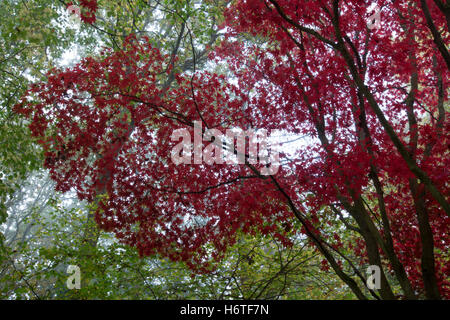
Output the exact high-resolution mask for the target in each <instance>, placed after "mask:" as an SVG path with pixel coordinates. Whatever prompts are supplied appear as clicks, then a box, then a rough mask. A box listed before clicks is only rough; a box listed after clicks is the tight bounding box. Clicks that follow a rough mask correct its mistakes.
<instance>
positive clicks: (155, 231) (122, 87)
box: [17, 0, 450, 298]
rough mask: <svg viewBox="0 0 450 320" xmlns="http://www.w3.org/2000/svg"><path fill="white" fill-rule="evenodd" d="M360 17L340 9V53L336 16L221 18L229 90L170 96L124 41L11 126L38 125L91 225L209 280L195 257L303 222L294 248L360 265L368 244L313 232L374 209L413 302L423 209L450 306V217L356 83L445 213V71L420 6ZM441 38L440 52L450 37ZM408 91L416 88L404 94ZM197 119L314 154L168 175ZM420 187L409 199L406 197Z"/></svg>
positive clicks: (353, 8)
mask: <svg viewBox="0 0 450 320" xmlns="http://www.w3.org/2000/svg"><path fill="white" fill-rule="evenodd" d="M372 2H376V3H378V5H379V6H380V7H383V5H385V7H383V10H382V13H381V17H382V26H381V28H379V29H374V30H369V29H367V27H366V26H367V21H366V19H367V17H368V14H367V7H368V5H369V4H370V3H372ZM86 3H87V1H86ZM370 3H369V2H367V3H366V1H360V0H351V1H345V3H343V2H342V3H340V8H339V13H340V15H339V21H338V26H339V30H340V32H341V36H342V37H343V38H342V43H340V42H339V37H340V35H338V34H336V24H335V23H336V22H335V21H334V20H333V17H334V15H333V6H332V4H333V1H325V0H323V1H306V0H295V1H292V0H279V1H276V2H275V1H269V0H267V1H263V0H246V1H236V3H235V4H234V5H233V6H231V7H230V8H228V9H227V11H226V13H225V16H226V22H225V25H224V26H226V27H227V40H226V41H224V42H223V43H222V44H221V46H220V47H219V48H217V50H215V52H214V54H213V55H212V56H211V58H212V59H215V61H216V62H218V63H227V65H228V66H229V68H230V69H231V70H232V72H234V74H235V76H236V78H237V79H238V84H237V85H232V84H230V83H229V82H227V81H226V79H225V78H224V77H223V76H219V75H216V74H211V73H207V72H202V73H196V74H195V75H194V76H193V77H192V78H191V76H188V75H177V85H176V86H174V88H171V89H166V90H163V89H161V88H162V86H161V85H160V84H161V83H162V82H163V80H164V75H165V73H166V72H170V69H169V67H168V65H169V61H170V58H169V57H167V56H164V55H162V54H161V53H160V52H159V51H158V50H157V49H155V48H152V47H151V46H150V45H149V44H148V41H147V40H146V39H145V38H142V39H140V40H137V39H136V38H133V37H131V38H130V39H129V40H128V41H126V43H125V46H124V48H123V50H122V51H119V52H114V53H113V52H109V51H106V52H105V53H104V54H103V56H102V57H99V58H98V59H93V58H86V59H84V60H83V61H82V62H81V63H80V64H78V65H77V66H76V67H74V68H72V69H69V70H52V71H51V72H50V73H49V75H48V81H47V82H45V83H41V84H38V85H35V86H34V87H33V88H31V89H30V90H29V92H28V94H27V95H26V96H25V98H24V99H23V102H22V103H21V104H20V105H19V106H18V107H17V111H18V112H21V113H22V114H24V115H26V116H28V117H30V118H31V119H32V122H31V126H30V128H31V130H32V132H33V134H34V135H35V136H37V137H39V138H40V141H41V143H42V145H43V146H44V148H45V151H46V163H45V164H46V167H47V168H49V169H50V172H51V175H52V177H53V179H54V180H55V181H56V182H57V186H58V189H59V190H61V191H67V190H69V189H70V188H74V189H76V190H77V192H78V195H79V197H80V199H87V200H89V201H92V200H93V199H94V198H95V196H96V195H99V194H103V193H105V192H106V193H107V195H108V197H107V198H106V199H105V200H104V201H103V202H101V203H100V206H101V209H102V210H99V211H98V215H97V221H98V224H99V225H100V226H101V227H102V228H104V229H105V230H109V231H114V232H115V233H116V235H117V237H118V238H119V239H121V240H122V241H124V242H126V243H128V244H130V245H133V246H136V247H137V248H138V249H139V251H140V253H141V254H143V255H150V254H154V253H160V254H162V255H165V256H168V257H170V258H171V259H173V260H184V261H186V262H188V264H189V265H190V266H192V267H198V268H202V270H206V269H205V268H206V266H207V262H206V261H205V257H206V256H208V253H210V251H208V250H209V249H208V247H207V246H205V244H211V245H213V248H214V250H213V251H212V252H213V253H212V255H213V256H214V257H215V258H220V256H221V254H222V253H223V252H224V250H225V249H226V247H227V246H228V245H230V244H232V243H233V242H234V241H235V234H236V231H237V230H239V229H241V230H244V231H245V232H252V231H255V230H258V231H261V232H263V233H266V234H267V233H270V234H272V235H275V236H276V237H278V238H280V239H281V240H282V241H285V242H286V243H288V238H287V234H288V233H287V232H288V231H289V228H286V227H283V226H286V224H284V225H283V223H288V222H289V221H292V219H293V216H294V214H295V215H297V216H298V215H299V214H300V215H301V217H303V218H304V219H306V220H304V221H303V222H302V223H303V228H302V231H303V232H304V233H306V234H308V235H309V236H310V237H313V238H314V237H321V238H322V240H320V241H322V242H323V241H328V242H329V243H331V244H332V245H334V246H335V247H336V248H342V247H347V248H351V249H352V250H353V251H354V252H355V253H356V254H357V255H359V256H360V257H361V261H364V262H368V260H367V256H366V255H367V252H366V247H365V246H366V243H365V242H364V241H362V240H361V239H359V238H358V239H357V241H356V243H346V240H345V237H344V236H338V235H337V234H334V235H332V236H330V237H329V238H327V237H326V234H325V233H324V232H325V230H326V229H324V227H323V225H324V224H323V223H324V222H326V223H327V225H328V224H333V223H334V221H335V219H336V212H335V211H332V210H328V209H324V208H329V207H330V206H331V205H335V206H337V209H338V210H339V211H344V212H347V213H349V212H348V211H349V208H354V209H355V208H356V209H355V210H357V209H358V208H359V210H363V211H361V212H366V211H367V210H368V209H364V207H367V206H370V207H371V209H370V210H368V211H370V218H371V219H372V220H373V221H375V225H377V226H378V228H379V229H380V234H382V233H383V230H384V228H385V227H386V225H384V222H383V223H381V222H380V223H378V222H377V221H381V220H382V214H383V210H384V211H385V212H386V218H387V219H388V221H389V224H390V225H389V228H390V230H391V235H392V238H393V248H394V250H395V253H396V254H397V256H398V257H399V259H400V262H401V263H402V264H403V266H404V269H405V271H406V273H407V276H408V278H409V279H410V281H411V283H412V285H413V288H414V290H415V291H416V292H420V293H421V292H423V290H424V284H423V280H422V270H421V266H420V263H421V254H422V247H421V234H420V231H419V229H420V228H419V224H418V219H417V208H416V206H415V202H414V197H416V200H417V199H419V197H420V199H422V200H423V201H424V203H425V207H426V211H427V215H428V221H429V224H430V227H431V230H432V234H433V239H434V246H435V269H436V272H435V275H436V278H437V281H438V284H439V288H440V291H441V294H442V295H443V296H444V297H447V298H449V297H450V287H449V285H450V284H449V281H448V278H449V275H450V273H449V272H450V270H449V264H448V261H449V256H448V252H449V245H450V233H449V216H448V215H447V214H446V213H445V210H444V209H443V208H442V206H441V205H440V204H439V203H438V202H437V201H436V200H435V198H434V197H433V196H431V194H430V193H429V192H428V190H427V189H425V188H424V187H423V184H422V183H420V182H418V180H417V177H416V176H415V173H413V172H412V171H411V170H410V169H409V168H408V166H407V164H406V162H405V158H404V156H402V155H401V154H400V153H399V152H398V148H397V147H396V145H395V144H394V143H393V141H392V137H391V136H389V134H388V133H387V131H386V130H385V127H383V126H382V125H381V124H380V117H379V116H378V115H377V114H376V112H375V111H374V109H373V107H372V105H371V103H370V101H369V98H368V96H367V95H365V94H364V93H363V91H362V87H361V86H358V85H357V83H356V81H355V77H359V78H360V79H362V81H363V83H364V87H365V88H367V90H368V91H370V93H371V95H372V97H373V98H374V101H375V103H376V104H378V105H379V106H380V108H381V110H382V111H383V113H384V116H385V117H386V119H387V120H388V121H389V123H390V126H391V127H392V128H393V131H394V132H395V134H396V135H397V136H398V137H399V139H400V141H401V142H402V143H403V145H404V146H406V147H407V150H408V152H409V154H410V156H411V157H412V158H413V159H414V161H415V163H416V164H417V165H418V166H419V167H420V169H421V170H423V171H424V172H425V173H426V175H427V176H428V177H429V178H430V179H431V181H432V183H433V185H434V186H436V188H437V190H439V192H440V193H441V194H443V195H444V196H445V197H446V199H447V201H448V196H449V191H450V190H449V184H448V182H449V175H450V171H449V170H448V169H446V168H449V167H450V157H449V147H448V146H449V145H450V140H449V130H448V129H449V126H450V121H449V117H448V116H449V115H448V112H445V111H444V113H443V114H442V109H443V108H442V105H443V104H445V103H447V102H448V97H447V95H446V94H445V93H446V92H447V91H446V88H447V87H448V82H449V81H448V74H449V71H448V68H447V66H446V64H445V61H444V59H443V57H442V55H441V52H440V51H439V50H438V49H437V46H436V44H435V42H434V41H433V37H432V34H431V32H430V29H429V28H428V26H427V23H426V20H425V17H424V14H423V12H422V10H421V7H420V1H406V0H402V1H395V2H394V4H391V3H389V5H388V4H385V3H384V1H371V2H370ZM274 4H276V5H278V6H279V8H277V6H276V5H274ZM428 5H429V7H430V11H431V14H432V16H433V19H434V23H435V24H436V26H437V28H438V30H443V29H445V28H447V26H446V24H445V23H446V21H445V17H444V15H443V14H442V13H441V12H440V11H439V9H438V8H437V7H436V6H434V5H433V4H432V2H431V1H429V2H428ZM91 9H92V10H94V9H93V8H91ZM277 9H279V10H277ZM94 11H95V10H94ZM297 25H300V26H303V28H304V29H303V30H301V29H299V28H297ZM300 30H301V31H300ZM242 33H250V34H253V35H258V36H260V37H262V38H263V39H264V45H261V44H259V43H258V44H252V43H249V42H242V41H239V39H240V34H242ZM442 37H443V39H444V41H445V43H449V40H450V39H449V33H443V34H442ZM336 44H337V45H336ZM334 45H336V47H334ZM337 46H341V47H337ZM342 48H344V49H342ZM340 50H341V51H340ZM344 51H345V52H347V53H348V57H346V56H345V55H343V54H342V52H344ZM349 63H350V65H349ZM351 66H353V70H352V67H351ZM168 69H169V70H168ZM414 77H416V79H417V86H416V87H415V88H413V89H411V86H410V83H414ZM413 87H414V85H413ZM250 90H251V91H252V94H251V95H250V96H248V92H250ZM411 90H412V93H411V92H410V91H411ZM411 97H412V98H413V99H414V100H412V103H409V102H410V100H411ZM244 107H245V108H244ZM244 110H245V111H244ZM196 120H202V121H203V123H204V124H205V126H207V127H209V128H218V129H220V130H221V131H222V132H224V130H225V129H226V128H229V127H236V126H237V127H242V128H246V127H247V126H248V125H250V124H251V125H252V126H255V127H259V128H266V129H270V130H286V131H289V132H294V133H296V134H301V135H307V136H309V137H310V139H311V141H310V142H311V143H309V144H308V145H307V146H304V147H302V150H301V151H300V152H299V153H298V154H297V155H296V158H295V159H294V160H292V161H288V162H287V163H286V164H285V165H284V166H283V167H282V168H281V169H280V170H279V172H278V173H277V174H276V176H274V177H265V178H264V179H263V177H261V176H258V174H255V171H254V170H252V168H250V167H249V166H246V165H240V166H233V165H226V164H223V165H217V164H216V165H206V164H202V165H179V166H175V165H174V164H173V163H171V161H170V150H171V148H172V147H173V146H174V143H172V142H170V135H171V133H172V132H173V131H174V130H175V129H177V128H184V127H189V128H190V130H192V128H191V126H192V123H193V121H196ZM412 120H415V121H412ZM258 169H259V167H258V166H256V170H258ZM375 177H376V179H375ZM376 180H378V181H379V187H380V188H382V190H383V192H382V194H381V196H382V199H381V200H382V201H381V200H380V192H377V189H376V188H375V186H374V183H375V181H376ZM414 182H417V184H418V188H419V189H418V190H419V191H417V192H416V193H414V194H413V192H412V189H411V183H414ZM420 188H422V189H420ZM378 191H379V190H378ZM362 201H365V204H364V203H363V202H362ZM361 203H363V209H361V207H358V205H359V204H361ZM293 208H296V210H297V211H296V210H295V209H293ZM382 208H384V209H383V210H382ZM306 209H307V210H306ZM365 210H366V211H365ZM306 212H307V213H306ZM350 214H351V215H352V213H351V212H350ZM357 223H358V225H359V227H361V225H360V223H359V222H358V221H357ZM320 241H319V242H320ZM347 242H348V241H347ZM380 252H381V255H382V256H383V257H385V252H383V251H382V250H381V249H380ZM369 260H370V259H369ZM340 263H341V261H338V264H340ZM323 267H324V268H328V264H325V263H324V264H323Z"/></svg>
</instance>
